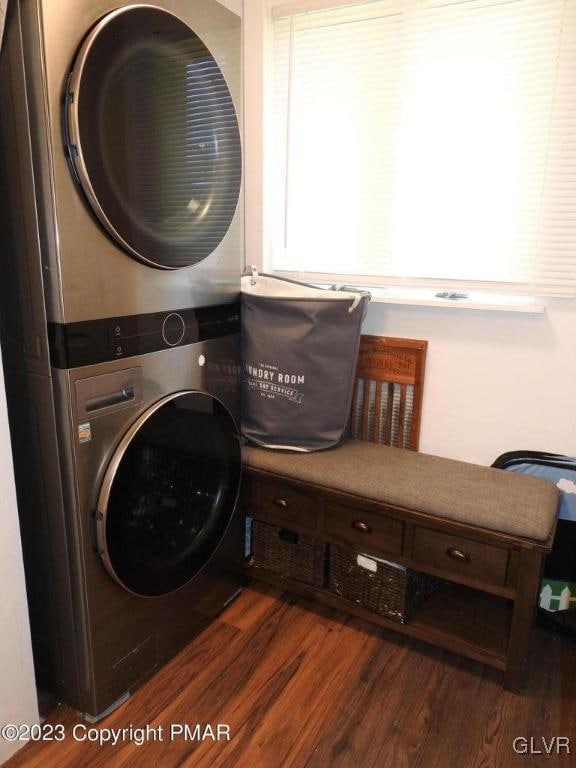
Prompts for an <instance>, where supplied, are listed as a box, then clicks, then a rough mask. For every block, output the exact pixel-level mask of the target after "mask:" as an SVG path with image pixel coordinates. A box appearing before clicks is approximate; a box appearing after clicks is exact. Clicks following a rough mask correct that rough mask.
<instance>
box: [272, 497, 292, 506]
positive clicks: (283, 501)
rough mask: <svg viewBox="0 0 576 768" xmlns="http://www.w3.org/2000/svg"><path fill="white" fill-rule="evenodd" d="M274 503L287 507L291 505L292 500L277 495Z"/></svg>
mask: <svg viewBox="0 0 576 768" xmlns="http://www.w3.org/2000/svg"><path fill="white" fill-rule="evenodd" d="M274 504H275V505H276V506H277V507H280V509H287V508H288V507H289V506H290V502H289V501H287V500H286V499H281V498H280V497H279V496H276V498H275V499H274Z"/></svg>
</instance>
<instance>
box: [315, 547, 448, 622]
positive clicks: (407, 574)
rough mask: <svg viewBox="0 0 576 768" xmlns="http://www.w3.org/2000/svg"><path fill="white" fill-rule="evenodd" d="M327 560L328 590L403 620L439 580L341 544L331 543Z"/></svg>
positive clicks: (385, 614)
mask: <svg viewBox="0 0 576 768" xmlns="http://www.w3.org/2000/svg"><path fill="white" fill-rule="evenodd" d="M329 561H330V566H329V573H330V591H331V592H334V593H335V594H337V595H340V597H343V598H345V599H346V600H351V601H352V602H354V603H359V604H360V605H363V606H364V607H365V608H368V609H369V610H371V611H374V613H379V614H380V615H381V616H386V617H387V618H389V619H394V621H399V622H400V623H402V624H405V623H406V622H407V621H408V619H409V618H410V616H411V615H412V614H413V613H414V611H415V610H416V609H417V608H418V606H419V605H420V604H421V603H422V602H423V601H424V600H425V599H426V597H428V595H429V594H431V592H433V591H434V590H435V589H436V588H437V586H438V584H439V579H437V578H435V577H434V576H429V575H428V574H426V573H420V571H414V570H412V569H411V568H406V567H405V566H403V565H397V564H396V563H391V562H389V561H387V560H381V559H379V558H375V557H370V556H368V555H361V554H358V553H355V552H349V551H348V550H345V549H342V548H340V547H335V546H331V547H330V555H329ZM362 564H363V565H362ZM365 566H367V567H365ZM372 569H374V570H372Z"/></svg>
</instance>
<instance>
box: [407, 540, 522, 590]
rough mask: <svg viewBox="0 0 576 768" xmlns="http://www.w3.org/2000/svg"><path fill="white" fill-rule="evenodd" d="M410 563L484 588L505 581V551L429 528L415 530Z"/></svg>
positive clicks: (506, 554)
mask: <svg viewBox="0 0 576 768" xmlns="http://www.w3.org/2000/svg"><path fill="white" fill-rule="evenodd" d="M412 559H413V560H417V561H418V562H420V563H423V564H426V565H431V566H433V567H435V568H441V569H442V570H443V571H449V572H450V573H455V574H458V575H460V576H466V577H468V578H470V579H477V580H478V581H483V582H485V583H486V584H497V585H503V584H504V583H505V581H506V570H507V567H508V550H507V549H504V548H502V547H495V546H492V545H491V544H485V543H484V542H481V541H475V540H474V539H466V538H464V537H461V536H450V535H449V534H446V533H443V532H441V531H433V530H431V529H429V528H421V527H417V528H416V529H415V531H414V544H413V547H412Z"/></svg>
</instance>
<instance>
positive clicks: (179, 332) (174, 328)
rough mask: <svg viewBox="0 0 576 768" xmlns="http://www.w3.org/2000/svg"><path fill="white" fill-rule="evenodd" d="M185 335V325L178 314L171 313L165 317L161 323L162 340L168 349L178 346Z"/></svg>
mask: <svg viewBox="0 0 576 768" xmlns="http://www.w3.org/2000/svg"><path fill="white" fill-rule="evenodd" d="M185 333H186V324H185V323H184V320H183V318H182V315H179V314H178V312H171V313H170V314H169V315H166V317H165V318H164V322H163V323H162V338H163V339H164V341H165V342H166V344H168V346H169V347H175V346H176V344H180V342H181V341H182V339H183V338H184V334H185Z"/></svg>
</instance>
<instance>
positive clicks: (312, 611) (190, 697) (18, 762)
mask: <svg viewBox="0 0 576 768" xmlns="http://www.w3.org/2000/svg"><path fill="white" fill-rule="evenodd" d="M49 722H51V723H54V724H63V725H64V726H65V727H66V731H67V737H66V739H65V740H64V741H63V742H60V743H55V742H52V743H44V744H40V743H34V744H32V743H30V744H28V745H26V746H25V747H24V748H23V749H22V750H21V751H20V752H18V753H17V755H15V756H14V757H13V758H12V759H11V760H10V761H8V763H6V768H18V767H19V766H26V768H37V767H38V768H56V767H57V768H68V767H70V768H99V767H100V766H106V767H107V768H136V767H137V766H138V768H140V767H141V766H145V767H146V768H149V767H150V768H156V767H158V768H176V766H187V767H189V768H218V767H221V768H333V767H334V768H336V767H337V766H346V768H357V766H361V767H362V768H515V766H523V767H524V766H527V767H528V768H530V767H531V766H533V767H534V768H540V766H546V767H547V768H556V767H557V766H562V767H563V768H564V767H566V768H567V767H568V766H574V765H576V642H574V641H573V640H568V639H566V638H563V637H559V636H554V635H552V634H550V633H547V632H545V631H543V630H541V629H537V630H536V631H535V632H534V633H533V638H532V653H531V667H530V675H529V686H528V689H527V690H526V692H525V693H524V694H523V695H521V696H518V695H515V694H513V693H509V692H506V691H504V690H503V689H502V687H501V686H500V673H498V672H496V671H494V670H491V669H488V668H486V667H484V666H482V665H481V664H478V663H476V662H472V661H467V660H465V659H462V658H460V657H457V656H455V655H452V654H450V653H448V652H446V651H441V650H439V649H436V648H433V647H431V646H428V645H426V644H424V643H421V642H418V641H416V640H412V639H409V638H406V637H402V636H400V635H396V634H395V633H393V632H390V631H388V630H385V629H382V628H379V627H376V626H374V625H371V624H369V623H367V622H364V621H362V620H360V619H355V618H351V617H348V616H346V615H345V614H342V613H339V612H336V611H333V610H331V609H328V608H326V609H324V608H321V607H318V606H314V605H313V604H312V603H310V602H307V601H306V600H304V599H301V598H296V597H292V596H290V595H287V594H282V593H280V592H278V591H277V590H275V589H274V588H272V587H265V586H263V585H258V584H253V585H252V587H250V588H247V589H246V590H245V591H244V593H243V594H242V595H241V596H240V597H239V598H238V600H237V601H236V602H235V603H234V604H233V605H231V606H230V607H229V608H228V609H227V610H226V611H225V612H224V613H223V614H222V616H221V617H220V618H219V619H218V620H217V621H214V622H213V623H212V624H211V625H210V626H209V627H208V629H206V630H205V631H204V632H203V633H202V634H201V635H200V636H199V637H197V638H196V639H195V640H194V641H193V642H192V643H190V645H189V646H188V647H187V648H185V649H184V650H183V651H182V652H181V653H180V654H179V655H178V656H177V657H176V658H175V659H174V660H173V661H172V662H171V663H170V664H168V665H167V666H166V667H164V669H163V670H162V671H161V672H160V673H159V674H157V675H156V676H155V677H154V678H152V679H151V680H150V681H148V682H147V683H146V684H145V685H144V686H143V687H142V688H141V689H139V690H138V691H137V692H136V693H135V694H134V695H133V696H132V698H131V699H130V700H129V701H128V702H127V703H126V704H125V705H124V706H123V707H121V708H120V709H118V710H117V711H116V712H114V713H113V714H112V715H110V716H109V717H108V718H107V719H106V720H104V721H102V722H101V723H99V724H98V727H99V728H122V727H126V726H128V725H129V724H132V725H133V726H143V725H146V724H150V725H151V726H158V725H160V724H163V725H164V726H165V729H166V730H165V734H164V741H162V742H158V741H156V742H154V741H149V742H147V743H146V744H145V745H143V746H137V745H136V744H135V743H133V742H130V741H121V742H120V743H119V744H117V745H116V746H112V745H106V746H103V747H99V746H98V745H96V744H86V743H82V742H77V741H75V740H74V739H73V738H72V737H71V735H70V734H71V731H72V728H73V727H74V725H75V724H77V723H81V722H82V721H81V720H79V718H78V717H77V715H76V714H75V713H74V712H73V711H71V710H70V709H68V708H66V707H59V708H58V709H56V710H55V711H54V712H53V713H52V714H51V715H50V717H49ZM171 723H188V724H190V725H192V726H193V725H194V724H196V723H202V724H206V723H210V724H212V725H213V726H214V727H215V726H216V724H218V723H222V724H228V725H229V726H230V732H231V739H230V741H225V740H221V741H210V740H208V741H201V742H198V741H196V742H190V741H184V740H183V739H181V738H177V739H176V740H174V741H170V740H169V736H168V733H167V730H168V728H169V725H170V724H171ZM553 736H566V737H569V738H571V752H572V754H571V755H568V754H566V753H565V752H564V751H563V752H562V753H561V754H559V755H556V754H552V755H550V756H547V755H546V754H545V753H544V752H545V746H544V745H543V741H542V737H544V738H545V739H546V740H547V743H548V745H550V743H551V742H550V739H551V737H553ZM517 737H526V738H527V739H529V738H530V737H534V741H533V742H532V744H533V746H534V748H536V749H538V750H540V752H541V753H542V754H533V755H527V754H515V753H514V750H513V743H514V739H516V738H517ZM522 743H523V742H518V743H517V746H521V745H522ZM528 744H529V742H528ZM554 746H555V744H554Z"/></svg>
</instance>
